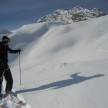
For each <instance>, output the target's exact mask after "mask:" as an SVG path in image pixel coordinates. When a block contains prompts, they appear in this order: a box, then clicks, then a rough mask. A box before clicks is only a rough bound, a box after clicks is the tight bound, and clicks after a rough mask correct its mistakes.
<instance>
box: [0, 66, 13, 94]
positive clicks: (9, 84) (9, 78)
mask: <svg viewBox="0 0 108 108" xmlns="http://www.w3.org/2000/svg"><path fill="white" fill-rule="evenodd" d="M6 67H8V68H6V69H4V71H0V93H1V90H2V82H3V77H4V78H5V80H6V88H5V92H8V91H11V90H12V87H13V78H12V74H11V71H10V68H9V66H8V65H7V66H6Z"/></svg>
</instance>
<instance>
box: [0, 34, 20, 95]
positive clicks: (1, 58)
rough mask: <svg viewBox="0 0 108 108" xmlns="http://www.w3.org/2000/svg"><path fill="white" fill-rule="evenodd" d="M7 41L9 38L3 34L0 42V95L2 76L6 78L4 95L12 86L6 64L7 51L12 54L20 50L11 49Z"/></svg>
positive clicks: (11, 79)
mask: <svg viewBox="0 0 108 108" xmlns="http://www.w3.org/2000/svg"><path fill="white" fill-rule="evenodd" d="M9 42H10V39H9V38H8V37H7V36H3V37H2V42H0V97H1V96H2V94H1V88H2V82H3V77H4V78H5V80H6V88H5V92H6V93H5V96H7V95H8V94H9V93H11V90H12V87H13V78H12V74H11V71H10V68H9V65H8V52H9V53H14V54H15V53H20V52H21V50H20V49H17V50H12V49H11V48H9Z"/></svg>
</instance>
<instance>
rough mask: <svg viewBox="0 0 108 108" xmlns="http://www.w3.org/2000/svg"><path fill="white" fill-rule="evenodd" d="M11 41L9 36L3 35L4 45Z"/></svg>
mask: <svg viewBox="0 0 108 108" xmlns="http://www.w3.org/2000/svg"><path fill="white" fill-rule="evenodd" d="M9 42H10V39H9V37H7V36H3V37H2V43H3V44H4V45H8V44H9Z"/></svg>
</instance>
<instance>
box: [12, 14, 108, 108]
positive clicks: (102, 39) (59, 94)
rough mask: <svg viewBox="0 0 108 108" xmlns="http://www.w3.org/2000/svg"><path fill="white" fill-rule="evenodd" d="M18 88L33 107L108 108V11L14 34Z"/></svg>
mask: <svg viewBox="0 0 108 108" xmlns="http://www.w3.org/2000/svg"><path fill="white" fill-rule="evenodd" d="M10 37H11V45H10V46H11V47H12V48H13V49H16V48H22V52H21V54H20V59H21V72H22V83H21V85H19V82H20V81H19V80H20V79H19V76H20V74H19V55H17V57H15V58H12V56H14V55H12V56H11V57H10V59H11V60H10V61H11V62H10V66H11V70H12V74H13V78H14V89H15V90H16V92H17V93H18V94H19V95H21V96H23V98H24V99H25V100H26V102H27V103H28V104H29V105H30V106H31V107H32V108H108V86H107V85H108V84H107V82H108V15H106V16H103V17H99V18H94V19H91V20H86V21H82V22H76V23H73V24H68V25H60V24H58V23H48V22H44V23H34V24H29V25H24V26H22V27H21V28H19V29H17V30H16V31H15V32H14V33H13V34H12V35H11V36H10Z"/></svg>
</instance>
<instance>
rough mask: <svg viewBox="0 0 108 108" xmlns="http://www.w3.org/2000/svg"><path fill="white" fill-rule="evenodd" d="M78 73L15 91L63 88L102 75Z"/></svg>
mask: <svg viewBox="0 0 108 108" xmlns="http://www.w3.org/2000/svg"><path fill="white" fill-rule="evenodd" d="M79 73H81V72H78V73H75V74H72V75H71V78H70V79H66V80H61V81H57V82H53V83H49V84H46V85H43V86H40V87H36V88H30V89H24V90H19V91H16V93H24V92H33V91H39V90H44V89H48V88H51V89H59V88H63V87H67V86H71V85H73V84H78V83H81V82H84V81H87V80H90V79H93V78H98V77H102V76H104V74H97V75H93V76H89V77H86V76H79V75H78V74H79Z"/></svg>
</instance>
